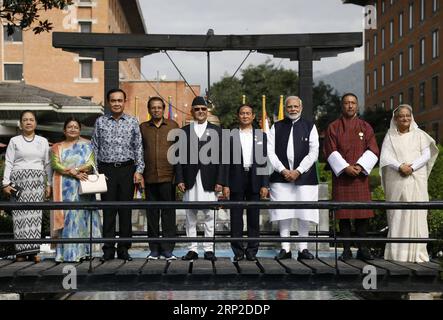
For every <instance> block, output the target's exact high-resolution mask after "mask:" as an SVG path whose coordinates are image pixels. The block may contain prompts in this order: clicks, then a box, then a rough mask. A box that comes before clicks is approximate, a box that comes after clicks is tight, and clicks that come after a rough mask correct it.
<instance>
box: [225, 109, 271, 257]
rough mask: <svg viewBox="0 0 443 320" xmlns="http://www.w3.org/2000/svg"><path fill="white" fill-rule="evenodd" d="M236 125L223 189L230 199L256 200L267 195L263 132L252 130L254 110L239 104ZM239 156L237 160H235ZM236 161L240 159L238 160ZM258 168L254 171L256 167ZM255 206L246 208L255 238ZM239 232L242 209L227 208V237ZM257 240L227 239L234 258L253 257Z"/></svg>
mask: <svg viewBox="0 0 443 320" xmlns="http://www.w3.org/2000/svg"><path fill="white" fill-rule="evenodd" d="M237 116H238V121H239V125H240V128H239V129H234V130H233V131H232V132H231V149H230V151H231V152H230V155H231V162H230V165H229V174H228V186H227V187H224V188H223V194H224V195H225V197H230V199H231V200H232V201H244V200H249V201H257V200H259V199H260V198H262V199H263V198H266V197H267V195H268V187H269V176H268V174H267V172H266V153H267V148H266V144H267V139H266V133H263V132H262V131H261V130H258V129H256V130H254V128H253V126H252V122H253V121H254V119H255V113H254V109H253V108H252V107H251V106H249V105H242V106H240V107H239V108H238V110H237ZM236 156H237V157H240V158H241V159H235V158H236ZM238 160H240V161H238ZM257 169H258V170H257ZM259 218H260V216H259V209H248V210H247V227H248V228H247V229H248V237H254V238H255V237H259V235H260V225H259ZM242 235H243V209H242V208H235V209H231V237H242ZM258 246H259V242H258V241H254V242H248V243H247V246H246V248H245V247H244V246H243V243H242V242H241V241H233V242H231V247H232V251H233V252H234V261H240V260H243V259H244V257H245V255H246V259H247V260H249V261H254V260H256V255H257V251H258Z"/></svg>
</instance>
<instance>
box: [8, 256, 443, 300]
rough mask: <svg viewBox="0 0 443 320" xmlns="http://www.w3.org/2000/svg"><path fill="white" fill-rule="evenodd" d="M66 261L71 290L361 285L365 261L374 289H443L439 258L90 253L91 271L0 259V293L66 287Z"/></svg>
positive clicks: (351, 287)
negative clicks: (73, 281) (104, 256)
mask: <svg viewBox="0 0 443 320" xmlns="http://www.w3.org/2000/svg"><path fill="white" fill-rule="evenodd" d="M68 265H69V266H74V267H75V270H76V273H77V289H72V290H69V291H146V290H149V291H151V290H199V289H200V290H222V289H224V290H235V289H241V290H245V289H251V290H260V289H288V290H337V289H348V290H364V288H363V278H364V277H365V276H366V274H364V273H363V268H364V267H365V266H366V265H372V266H374V267H375V270H376V278H377V289H376V290H377V291H397V292H398V291H402V292H406V291H415V292H420V291H421V292H431V291H443V268H442V266H441V264H439V263H438V262H437V261H431V262H428V263H422V264H414V263H401V262H395V263H394V262H390V261H385V260H382V259H376V260H372V261H362V260H357V259H352V260H349V261H346V262H342V261H339V262H338V272H337V270H336V269H335V261H334V259H330V258H318V259H315V260H304V261H303V262H298V261H297V260H282V261H276V260H274V259H271V258H259V260H258V261H257V262H251V261H240V262H238V263H234V262H232V261H231V260H230V258H218V260H217V261H216V262H214V263H212V262H211V261H206V260H203V259H198V260H195V261H191V262H189V261H182V260H175V261H165V260H155V261H152V260H151V261H147V260H145V259H134V260H133V261H130V262H124V261H122V260H111V261H107V262H101V261H100V260H99V259H97V258H94V259H93V260H92V264H91V265H92V272H89V261H85V262H82V263H61V264H56V263H55V262H54V261H53V260H51V259H49V260H48V259H46V260H44V261H42V262H40V263H38V264H34V263H33V262H13V261H11V260H0V292H16V293H50V292H52V293H55V292H67V291H66V290H65V289H64V288H63V285H62V283H63V278H64V277H66V276H67V273H66V269H65V273H63V271H64V268H65V267H66V266H68ZM70 270H72V268H71V269H70ZM71 275H72V274H71Z"/></svg>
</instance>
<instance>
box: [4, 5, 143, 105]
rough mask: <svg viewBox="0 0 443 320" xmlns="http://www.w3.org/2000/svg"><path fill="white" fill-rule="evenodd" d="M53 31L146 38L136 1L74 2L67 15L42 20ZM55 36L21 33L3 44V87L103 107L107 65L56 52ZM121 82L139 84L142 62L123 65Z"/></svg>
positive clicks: (57, 13) (47, 13) (46, 15)
mask: <svg viewBox="0 0 443 320" xmlns="http://www.w3.org/2000/svg"><path fill="white" fill-rule="evenodd" d="M40 15H41V19H42V20H45V19H48V20H49V21H50V22H51V23H52V24H53V27H54V28H53V30H52V31H58V32H97V33H137V34H138V33H140V34H144V33H146V28H145V24H144V21H143V16H142V13H141V11H140V8H139V6H138V1H137V0H124V1H123V0H74V1H73V4H72V5H70V6H68V7H66V8H65V9H64V10H49V11H44V12H42V13H41V14H40ZM52 31H51V32H48V33H47V32H43V33H41V34H39V35H35V34H34V33H33V32H32V30H28V31H23V32H22V31H21V30H19V29H17V30H16V32H15V33H14V34H13V35H12V36H8V35H7V32H6V27H3V36H2V37H1V40H0V60H1V62H2V63H1V64H0V75H1V80H2V81H3V82H20V81H25V83H26V84H30V85H35V86H39V87H41V88H44V89H47V90H51V91H55V92H59V93H62V94H66V95H69V96H76V97H81V98H83V99H87V100H91V101H92V102H94V103H96V104H102V105H103V104H104V97H103V77H104V64H103V62H102V61H96V60H95V59H92V58H87V57H81V56H79V55H78V54H73V53H69V52H65V51H62V50H60V49H56V48H53V47H52ZM120 78H121V79H140V58H138V59H128V60H127V61H122V62H120Z"/></svg>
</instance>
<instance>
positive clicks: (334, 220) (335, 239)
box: [331, 209, 338, 273]
mask: <svg viewBox="0 0 443 320" xmlns="http://www.w3.org/2000/svg"><path fill="white" fill-rule="evenodd" d="M331 211H332V221H333V224H334V227H333V228H332V230H333V232H334V251H335V272H336V273H338V261H337V230H336V229H335V228H336V227H337V220H336V217H335V210H334V209H332V210H331Z"/></svg>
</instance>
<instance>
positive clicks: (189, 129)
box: [175, 97, 226, 261]
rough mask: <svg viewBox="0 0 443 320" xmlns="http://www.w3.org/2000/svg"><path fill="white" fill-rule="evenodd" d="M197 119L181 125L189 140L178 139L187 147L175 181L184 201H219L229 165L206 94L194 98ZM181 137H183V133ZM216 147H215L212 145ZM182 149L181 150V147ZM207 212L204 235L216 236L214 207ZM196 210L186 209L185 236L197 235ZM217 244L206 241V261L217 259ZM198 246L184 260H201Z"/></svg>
mask: <svg viewBox="0 0 443 320" xmlns="http://www.w3.org/2000/svg"><path fill="white" fill-rule="evenodd" d="M191 113H192V116H193V117H194V122H192V123H191V124H190V125H187V126H184V127H183V128H182V130H183V132H184V134H185V136H186V141H185V142H186V143H185V144H183V141H180V140H179V143H180V145H182V146H183V145H184V146H185V148H186V149H187V150H186V151H187V152H186V157H184V158H185V159H182V158H183V157H180V160H179V162H178V163H177V164H176V165H175V180H176V181H175V182H176V183H177V186H178V188H179V189H180V191H182V192H184V196H183V201H217V195H216V193H217V192H221V191H222V189H223V186H224V185H226V182H225V181H226V169H225V168H226V165H222V155H221V151H222V148H221V139H222V133H221V129H220V128H219V127H217V126H216V125H214V124H212V123H209V122H208V121H207V118H208V106H207V104H206V101H205V99H204V98H203V97H195V98H194V100H193V101H192V110H191ZM179 139H183V136H181V137H180V138H179ZM214 146H215V147H216V148H215V149H213V148H211V147H214ZM179 151H180V150H179ZM202 211H203V213H204V214H205V219H204V231H205V237H213V236H214V212H213V210H212V209H204V210H202ZM197 212H198V210H196V209H186V235H187V236H188V237H196V236H197ZM213 246H214V244H213V243H210V242H205V243H204V245H203V248H204V251H205V254H204V258H205V259H206V260H212V261H215V260H216V257H215V254H214V248H213ZM197 248H198V245H197V243H196V242H192V243H191V244H190V246H189V251H188V253H187V254H186V255H185V256H183V257H182V259H183V260H194V259H198V253H197Z"/></svg>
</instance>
